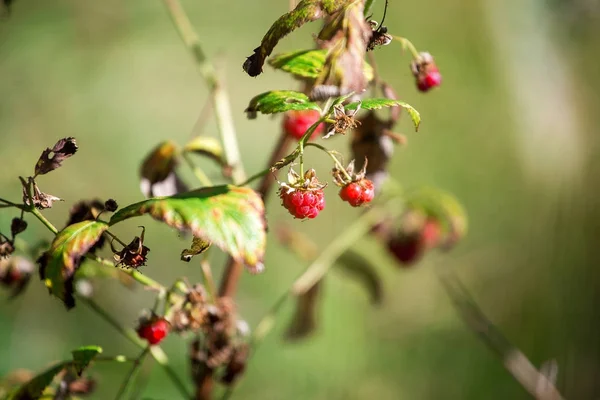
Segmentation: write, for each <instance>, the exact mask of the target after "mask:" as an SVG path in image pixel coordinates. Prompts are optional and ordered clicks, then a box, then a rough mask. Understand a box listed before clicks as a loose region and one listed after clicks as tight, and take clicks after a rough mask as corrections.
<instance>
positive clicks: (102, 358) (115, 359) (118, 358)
mask: <svg viewBox="0 0 600 400" xmlns="http://www.w3.org/2000/svg"><path fill="white" fill-rule="evenodd" d="M94 361H104V362H117V363H126V362H134V361H135V359H134V358H129V357H126V356H124V355H121V354H120V355H118V356H114V357H110V356H97V357H95V358H94Z"/></svg>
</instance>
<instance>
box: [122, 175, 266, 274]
mask: <svg viewBox="0 0 600 400" xmlns="http://www.w3.org/2000/svg"><path fill="white" fill-rule="evenodd" d="M264 212H265V210H264V203H263V201H262V198H261V197H260V195H259V194H258V193H256V192H255V191H254V190H252V189H249V188H243V187H236V186H232V185H224V186H214V187H208V188H202V189H198V190H193V191H191V192H187V193H181V194H178V195H175V196H171V197H159V198H154V199H148V200H145V201H142V202H139V203H136V204H132V205H130V206H128V207H125V208H123V209H121V210H119V211H118V212H117V213H115V214H114V215H113V216H112V218H111V220H110V225H114V224H116V223H118V222H121V221H123V220H126V219H128V218H132V217H137V216H140V215H144V214H149V215H150V216H151V217H152V218H154V219H156V220H158V221H161V222H164V223H165V224H167V225H169V226H172V227H174V228H177V229H179V230H189V231H191V232H192V234H193V235H194V236H196V237H199V238H202V239H203V240H205V241H209V242H212V243H213V244H215V245H216V246H218V247H219V248H221V249H222V250H223V251H226V252H228V253H229V254H230V255H231V256H232V257H233V258H234V259H235V260H236V261H237V262H240V263H244V264H246V265H247V266H248V267H249V269H250V271H252V272H260V271H261V270H262V268H263V264H262V262H263V257H264V252H265V245H266V222H265V218H264Z"/></svg>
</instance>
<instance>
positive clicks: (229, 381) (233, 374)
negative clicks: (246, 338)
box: [221, 343, 250, 386]
mask: <svg viewBox="0 0 600 400" xmlns="http://www.w3.org/2000/svg"><path fill="white" fill-rule="evenodd" d="M249 355H250V346H248V344H246V343H243V344H241V345H239V346H237V347H236V348H235V349H234V350H233V354H232V355H231V358H230V360H229V362H228V363H227V365H226V366H225V372H224V373H223V376H221V382H222V383H224V384H225V385H228V386H231V385H233V384H234V383H235V381H236V380H237V379H238V378H239V377H240V376H242V374H243V373H244V370H245V369H246V362H247V361H248V356H249Z"/></svg>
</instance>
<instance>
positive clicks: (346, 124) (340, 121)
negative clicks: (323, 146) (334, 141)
mask: <svg viewBox="0 0 600 400" xmlns="http://www.w3.org/2000/svg"><path fill="white" fill-rule="evenodd" d="M359 110H360V105H359V106H358V107H357V108H356V109H355V110H351V111H350V112H348V113H346V109H345V108H344V106H343V105H342V104H338V105H336V106H334V107H333V119H334V123H333V124H332V126H331V129H330V130H329V132H327V134H326V135H325V136H323V139H327V138H329V137H331V136H333V135H337V134H342V135H343V134H345V133H346V131H347V130H348V129H354V128H356V127H357V126H358V125H360V121H358V120H356V119H355V118H354V117H355V116H356V113H358V111H359Z"/></svg>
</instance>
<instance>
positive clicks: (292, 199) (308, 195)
mask: <svg viewBox="0 0 600 400" xmlns="http://www.w3.org/2000/svg"><path fill="white" fill-rule="evenodd" d="M279 197H280V198H281V200H282V204H283V206H284V207H285V208H286V209H287V210H288V211H289V212H290V214H292V215H293V216H294V217H296V218H298V219H304V218H311V219H312V218H315V217H316V216H317V215H319V212H321V211H322V210H323V209H324V208H325V195H324V194H323V190H322V189H315V190H303V189H298V190H294V191H292V192H288V191H287V190H286V189H285V188H281V190H280V191H279Z"/></svg>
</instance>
